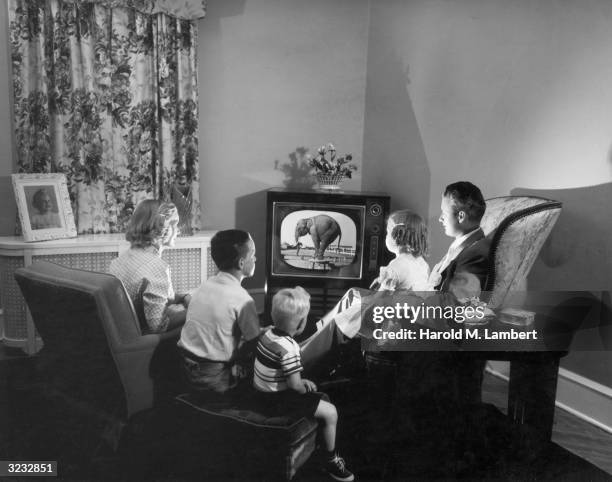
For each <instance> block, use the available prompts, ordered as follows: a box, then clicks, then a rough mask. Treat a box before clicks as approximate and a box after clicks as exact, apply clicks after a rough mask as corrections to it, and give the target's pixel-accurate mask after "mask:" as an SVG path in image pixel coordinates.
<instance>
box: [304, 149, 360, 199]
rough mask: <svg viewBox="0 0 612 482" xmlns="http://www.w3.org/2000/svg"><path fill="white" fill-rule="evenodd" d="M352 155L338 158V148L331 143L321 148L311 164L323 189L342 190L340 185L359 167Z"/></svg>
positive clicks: (310, 160) (310, 161)
mask: <svg viewBox="0 0 612 482" xmlns="http://www.w3.org/2000/svg"><path fill="white" fill-rule="evenodd" d="M352 160H353V155H352V154H345V155H344V156H340V157H338V156H337V155H336V148H335V147H334V145H333V144H332V143H331V142H330V143H328V144H327V145H323V146H321V147H319V149H318V150H317V155H316V156H315V157H312V158H310V159H309V164H310V166H311V167H313V168H314V170H315V176H316V177H317V181H318V183H319V187H320V188H321V189H329V190H335V189H340V183H341V182H342V181H343V180H344V179H345V178H349V179H350V178H351V177H352V176H353V171H356V170H357V166H356V165H355V164H353V163H352V162H351V161H352Z"/></svg>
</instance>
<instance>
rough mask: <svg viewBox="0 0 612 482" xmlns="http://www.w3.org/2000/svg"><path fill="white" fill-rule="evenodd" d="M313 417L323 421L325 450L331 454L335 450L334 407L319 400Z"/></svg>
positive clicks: (335, 420) (336, 415) (335, 417)
mask: <svg viewBox="0 0 612 482" xmlns="http://www.w3.org/2000/svg"><path fill="white" fill-rule="evenodd" d="M314 416H315V418H317V419H319V420H322V421H323V429H322V433H323V442H324V443H325V450H327V451H328V452H333V451H334V450H336V425H337V424H338V412H337V411H336V407H335V406H334V405H332V404H331V403H329V402H326V401H325V400H321V401H320V402H319V405H318V406H317V410H316V411H315V414H314Z"/></svg>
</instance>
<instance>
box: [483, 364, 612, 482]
mask: <svg viewBox="0 0 612 482" xmlns="http://www.w3.org/2000/svg"><path fill="white" fill-rule="evenodd" d="M507 399H508V383H507V382H506V381H505V380H503V379H501V378H498V377H496V376H494V375H492V374H490V373H486V374H485V379H484V385H483V401H485V402H488V403H492V404H493V405H495V406H496V407H498V408H499V409H500V410H502V411H503V412H504V413H506V410H507ZM552 440H553V442H555V443H557V444H559V445H560V446H562V447H563V448H565V449H566V450H569V451H570V452H572V453H574V454H576V455H578V456H579V457H581V458H583V459H585V460H587V461H589V462H590V463H592V464H593V465H595V466H597V467H599V468H600V469H602V470H604V471H606V472H607V473H609V474H611V475H612V434H610V433H608V432H606V431H604V430H602V429H600V428H598V427H595V426H594V425H591V424H590V423H588V422H585V421H583V420H581V419H579V418H578V417H576V416H575V415H572V414H571V413H569V412H566V411H565V410H562V409H560V408H559V407H557V408H556V409H555V420H554V426H553V437H552ZM611 479H612V477H611Z"/></svg>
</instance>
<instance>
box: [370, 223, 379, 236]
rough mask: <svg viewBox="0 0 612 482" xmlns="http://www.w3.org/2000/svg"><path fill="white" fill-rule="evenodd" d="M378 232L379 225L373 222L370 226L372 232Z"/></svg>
mask: <svg viewBox="0 0 612 482" xmlns="http://www.w3.org/2000/svg"><path fill="white" fill-rule="evenodd" d="M378 233H380V226H379V225H378V224H375V225H374V226H372V234H378Z"/></svg>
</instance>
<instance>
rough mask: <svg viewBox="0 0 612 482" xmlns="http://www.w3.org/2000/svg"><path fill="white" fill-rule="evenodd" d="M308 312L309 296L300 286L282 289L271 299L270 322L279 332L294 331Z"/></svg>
mask: <svg viewBox="0 0 612 482" xmlns="http://www.w3.org/2000/svg"><path fill="white" fill-rule="evenodd" d="M309 310H310V295H309V294H308V292H307V291H306V290H305V289H304V288H302V287H301V286H296V287H295V288H283V289H282V290H280V291H279V292H278V293H276V294H275V295H274V297H273V298H272V313H271V314H272V322H273V323H274V326H275V327H276V328H278V329H279V330H283V331H285V332H287V333H290V332H292V331H295V329H296V328H297V327H298V324H299V323H300V321H302V320H303V319H304V317H305V316H306V315H308V311H309Z"/></svg>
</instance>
